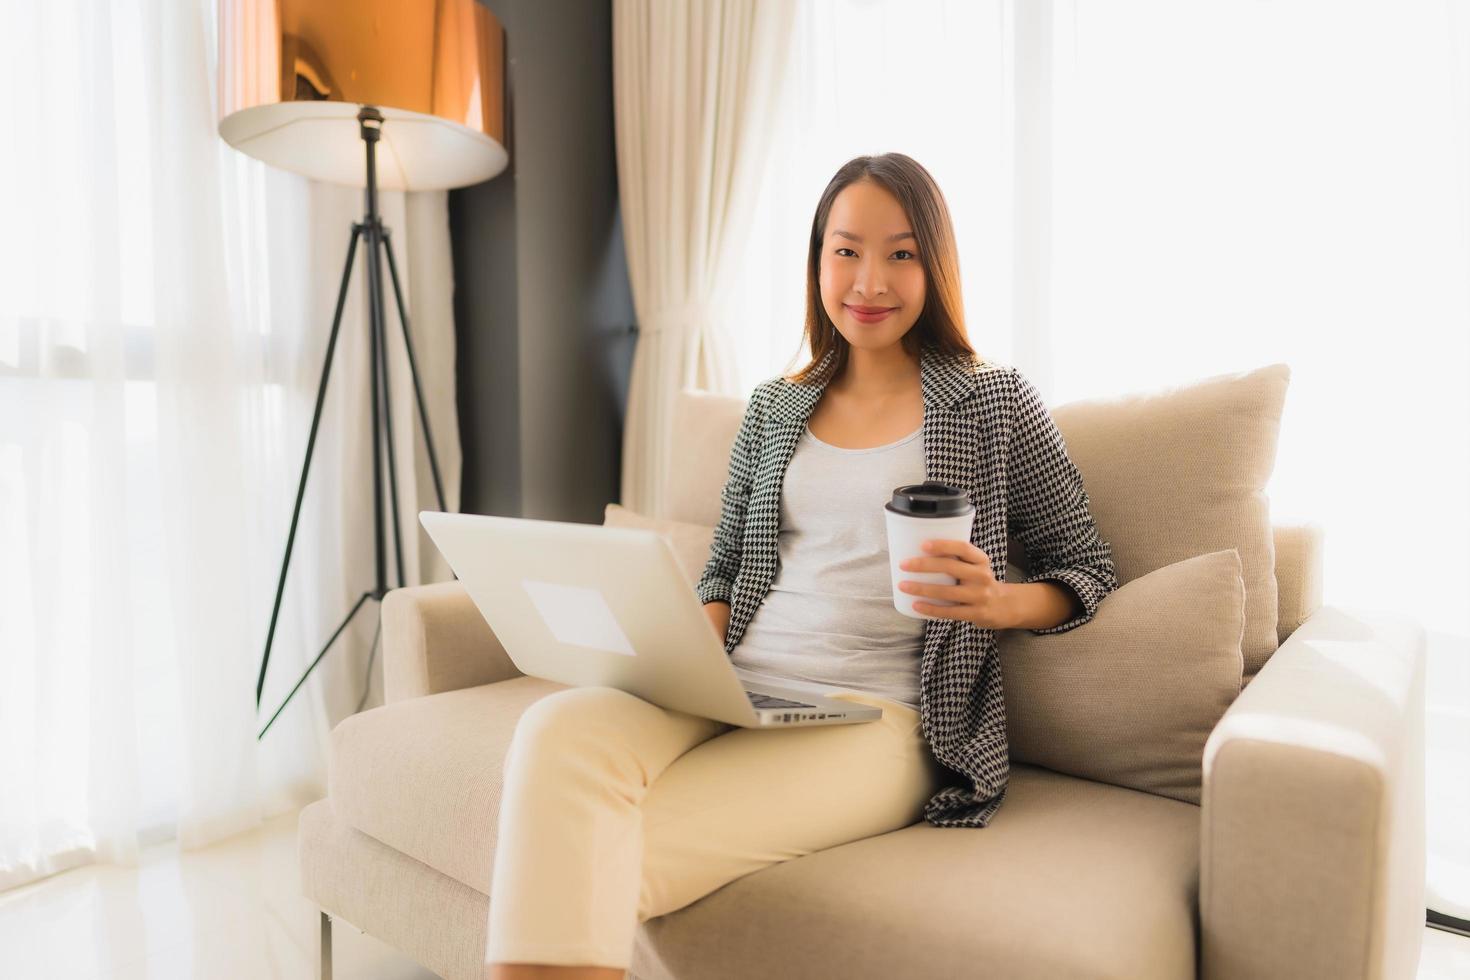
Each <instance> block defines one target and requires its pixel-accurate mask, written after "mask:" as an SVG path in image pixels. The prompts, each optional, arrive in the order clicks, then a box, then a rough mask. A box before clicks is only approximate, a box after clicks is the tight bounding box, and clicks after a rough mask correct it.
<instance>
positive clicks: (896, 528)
mask: <svg viewBox="0 0 1470 980" xmlns="http://www.w3.org/2000/svg"><path fill="white" fill-rule="evenodd" d="M883 517H884V519H885V520H886V522H887V524H888V571H889V574H890V575H891V577H892V585H893V608H894V609H897V610H898V611H899V612H901V613H903V614H904V615H905V616H912V617H913V618H914V619H937V618H939V617H936V616H926V615H924V614H923V613H919V612H915V611H914V602H915V601H922V602H927V603H931V604H933V605H936V606H953V605H956V603H954V602H950V601H949V600H947V599H940V598H937V597H935V596H919V595H915V594H914V593H912V592H904V591H903V590H901V589H900V588H899V587H898V583H900V582H927V583H932V584H935V585H958V584H959V580H958V579H956V578H955V577H954V576H953V575H946V574H945V573H944V572H920V571H914V570H913V569H907V568H901V567H899V566H900V565H901V564H902V563H903V562H905V561H908V560H909V559H910V558H923V557H927V556H928V555H929V554H930V553H929V552H926V551H924V548H923V543H924V542H925V541H939V540H945V541H969V540H970V528H971V527H972V526H973V525H974V522H975V505H974V504H972V503H970V495H969V494H968V493H966V492H965V491H964V490H961V489H960V488H958V487H952V486H948V485H946V484H943V483H933V482H925V483H911V484H908V485H906V486H902V487H898V488H896V489H895V490H894V491H893V496H892V497H891V498H890V499H889V501H888V502H887V503H886V504H884V505H883Z"/></svg>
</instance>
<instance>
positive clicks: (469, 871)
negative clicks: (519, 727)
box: [327, 676, 566, 895]
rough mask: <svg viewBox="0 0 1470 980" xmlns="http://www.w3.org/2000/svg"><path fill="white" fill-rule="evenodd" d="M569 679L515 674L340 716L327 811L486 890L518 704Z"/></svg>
mask: <svg viewBox="0 0 1470 980" xmlns="http://www.w3.org/2000/svg"><path fill="white" fill-rule="evenodd" d="M565 687H566V685H565V684H558V683H556V682H555V681H548V680H543V679H542V678H539V677H528V676H521V677H514V678H511V679H510V680H505V681H500V682H498V683H495V684H483V685H481V686H480V687H471V688H466V689H464V690H461V691H446V692H444V693H442V694H431V695H428V696H427V697H420V698H412V699H410V700H407V701H399V702H396V703H393V704H386V705H382V706H380V707H377V708H372V709H370V710H368V711H362V712H359V713H358V714H355V715H350V716H348V717H347V718H344V719H342V721H340V722H338V724H337V727H335V728H333V729H332V735H331V745H330V753H331V756H330V759H329V763H328V767H327V792H328V798H329V799H330V800H331V801H332V809H333V811H334V812H335V813H336V814H337V816H338V818H339V819H341V820H343V821H345V822H346V823H348V824H349V825H351V826H352V827H355V828H356V829H358V830H360V831H362V832H363V833H365V834H367V835H368V836H369V837H374V838H376V839H377V840H379V841H381V842H383V843H384V844H387V845H388V846H389V847H393V848H396V849H398V850H400V851H402V852H403V853H404V854H407V855H408V856H409V857H412V858H415V859H417V860H419V861H422V862H423V863H424V864H427V865H428V866H429V867H431V868H433V869H435V870H436V871H439V872H442V873H443V874H446V875H448V876H449V877H451V878H453V879H455V880H456V881H459V882H461V883H463V884H466V885H469V886H470V887H471V888H476V889H479V890H480V891H482V892H484V893H485V894H487V895H488V894H489V893H490V868H491V864H492V859H493V858H494V856H495V840H496V834H495V831H496V827H497V825H498V824H497V820H496V817H497V815H498V814H499V812H500V785H501V779H502V773H503V771H504V770H503V766H504V762H505V751H506V749H508V748H509V747H510V739H511V735H512V734H514V732H515V727H516V723H517V722H518V721H520V718H521V714H522V713H523V712H524V711H525V710H526V709H527V708H529V707H530V706H531V705H532V704H534V703H535V702H537V701H539V700H540V699H541V698H543V697H545V696H546V695H548V694H551V693H553V692H555V691H560V690H562V689H564V688H565Z"/></svg>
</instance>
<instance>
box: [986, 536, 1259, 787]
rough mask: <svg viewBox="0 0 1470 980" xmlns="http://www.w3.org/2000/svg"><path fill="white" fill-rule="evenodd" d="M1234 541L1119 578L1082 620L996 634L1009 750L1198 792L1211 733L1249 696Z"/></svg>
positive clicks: (1050, 763) (1116, 779)
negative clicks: (1056, 628) (1059, 629)
mask: <svg viewBox="0 0 1470 980" xmlns="http://www.w3.org/2000/svg"><path fill="white" fill-rule="evenodd" d="M1247 594H1248V593H1247V591H1246V586H1245V583H1244V581H1243V579H1242V577H1241V562H1240V556H1239V555H1238V554H1237V552H1236V551H1235V550H1234V549H1233V548H1232V549H1230V550H1228V551H1216V552H1213V553H1211V554H1205V555H1199V556H1196V557H1194V558H1189V559H1186V560H1184V561H1181V562H1176V563H1174V564H1172V565H1167V566H1165V567H1163V568H1160V569H1156V570H1155V571H1152V572H1149V573H1148V574H1147V575H1143V576H1141V577H1139V578H1136V579H1134V580H1133V581H1131V582H1128V583H1127V584H1125V585H1122V586H1120V587H1119V588H1118V589H1117V591H1115V592H1112V593H1110V594H1109V595H1108V596H1107V597H1106V598H1104V599H1103V601H1102V602H1101V603H1100V604H1099V605H1098V608H1097V612H1096V613H1095V614H1094V616H1093V618H1092V620H1091V621H1090V622H1089V623H1088V624H1087V626H1086V627H1085V628H1083V629H1077V630H1069V631H1067V632H1066V633H1050V634H1045V635H1037V634H1035V633H1032V632H1030V631H1029V630H1002V631H1000V632H999V633H998V634H996V642H997V647H998V653H999V656H1000V662H1001V678H1002V685H1003V687H1004V690H1005V701H1006V729H1007V735H1008V737H1009V741H1010V755H1011V758H1012V759H1014V760H1016V761H1019V762H1027V763H1033V764H1035V765H1038V766H1043V767H1045V768H1047V769H1051V770H1053V771H1055V772H1062V773H1067V774H1069V775H1073V776H1081V777H1083V778H1085V779H1092V780H1097V781H1099V782H1104V783H1111V784H1113V785H1115V786H1126V787H1129V788H1130V789H1137V790H1142V791H1143V792H1145V793H1155V794H1157V795H1159V796H1167V797H1169V798H1171V799H1175V800H1184V801H1185V802H1188V803H1195V804H1198V803H1199V802H1200V787H1201V783H1202V781H1203V768H1202V759H1203V756H1204V748H1205V740H1206V739H1207V738H1209V735H1210V732H1211V731H1212V730H1213V729H1214V727H1215V725H1216V724H1217V723H1218V722H1219V720H1220V716H1221V715H1223V714H1224V713H1225V709H1226V708H1228V707H1229V706H1230V705H1231V703H1232V702H1233V701H1234V700H1235V699H1236V697H1237V696H1239V694H1240V688H1241V673H1242V670H1243V668H1244V660H1243V658H1242V656H1241V650H1240V643H1241V635H1242V633H1243V630H1244V627H1245V623H1246V614H1245V608H1246V596H1247Z"/></svg>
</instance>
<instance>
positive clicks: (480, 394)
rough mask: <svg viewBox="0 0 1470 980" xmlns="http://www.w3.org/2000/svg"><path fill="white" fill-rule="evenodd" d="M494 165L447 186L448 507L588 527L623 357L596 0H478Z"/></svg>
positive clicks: (598, 506)
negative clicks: (493, 48)
mask: <svg viewBox="0 0 1470 980" xmlns="http://www.w3.org/2000/svg"><path fill="white" fill-rule="evenodd" d="M481 2H483V3H485V5H486V6H487V7H489V8H490V10H491V11H492V12H494V14H495V15H496V16H497V17H498V18H500V23H501V26H502V27H504V29H505V48H506V52H505V53H506V76H507V78H506V103H507V104H506V128H507V143H508V144H509V145H508V149H509V151H510V166H509V167H507V168H506V170H505V171H504V172H503V173H502V174H500V176H498V177H496V178H495V179H494V180H490V181H486V182H485V183H483V184H479V185H476V186H474V187H468V188H464V189H462V190H457V191H452V192H451V193H450V195H449V223H450V236H451V240H452V243H453V248H454V279H455V299H454V313H455V330H456V334H457V337H458V340H457V345H456V346H457V352H458V365H457V384H458V401H459V415H460V433H461V439H462V441H463V446H464V482H463V484H462V497H461V500H462V504H461V509H462V510H463V511H465V512H466V513H479V514H499V515H504V516H511V517H530V518H536V519H540V520H556V521H578V522H583V523H593V524H600V523H602V511H603V506H604V505H605V504H607V503H608V502H610V501H617V500H618V499H619V495H618V483H619V467H620V463H621V455H622V454H621V445H622V433H623V419H624V413H625V409H626V405H627V390H628V376H629V373H630V370H631V367H632V357H633V344H634V337H633V335H632V334H631V333H630V327H631V325H632V323H633V322H634V313H633V299H632V293H631V291H630V289H629V286H628V273H627V261H626V259H625V257H624V253H623V237H622V221H621V217H620V214H619V211H618V192H617V160H616V156H615V151H614V144H613V99H612V11H611V6H610V3H609V2H608V0H481Z"/></svg>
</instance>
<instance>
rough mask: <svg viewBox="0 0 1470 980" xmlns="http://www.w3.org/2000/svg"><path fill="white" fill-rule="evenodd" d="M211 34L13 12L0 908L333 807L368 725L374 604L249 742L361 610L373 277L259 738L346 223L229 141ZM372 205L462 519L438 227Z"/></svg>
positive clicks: (149, 16)
mask: <svg viewBox="0 0 1470 980" xmlns="http://www.w3.org/2000/svg"><path fill="white" fill-rule="evenodd" d="M215 29H216V27H215V13H214V2H213V0H190V2H187V3H177V4H176V3H168V4H157V3H151V2H148V0H112V2H93V0H66V2H55V3H45V4H7V5H4V6H3V7H0V78H3V80H4V84H0V117H3V118H4V119H5V130H6V142H7V152H6V153H4V154H0V186H3V187H5V188H7V190H8V191H9V192H10V193H9V194H8V196H7V199H6V205H5V212H6V213H5V218H6V220H5V222H4V224H3V226H0V227H3V230H0V888H4V887H10V886H14V885H18V884H21V883H24V882H26V881H29V880H31V879H34V878H37V877H41V876H44V875H47V874H51V873H54V872H57V871H61V870H64V869H66V868H68V867H71V866H74V865H77V864H82V863H87V862H90V861H96V860H110V861H117V862H121V863H131V862H132V861H134V860H135V859H136V856H137V852H138V850H139V848H140V846H146V845H147V844H149V843H151V842H153V841H156V840H160V839H166V838H170V837H174V836H177V837H178V839H179V841H180V844H181V846H184V847H195V846H200V845H203V844H206V843H209V842H211V841H213V840H216V839H218V838H220V837H224V836H227V835H229V834H232V833H235V832H237V831H239V830H242V829H246V828H249V827H251V826H253V825H255V824H257V823H258V822H259V821H261V820H262V819H264V818H266V817H269V816H271V815H273V814H275V813H277V812H280V811H283V810H286V809H290V808H293V807H295V806H299V805H301V804H303V803H305V802H308V801H310V800H313V799H316V798H319V797H320V796H321V795H322V793H323V791H324V786H325V748H326V742H327V733H328V732H329V730H330V728H331V726H332V725H334V724H335V723H336V722H337V721H338V720H340V719H341V718H342V717H343V716H345V715H347V714H350V713H352V712H353V711H354V710H356V709H357V707H358V705H359V703H360V702H363V701H369V702H371V701H373V694H374V692H373V691H365V688H364V684H365V682H367V681H368V680H369V678H368V675H367V668H368V666H369V663H370V652H369V648H370V644H371V642H372V640H373V636H374V626H375V618H376V613H377V609H376V606H375V605H374V604H372V603H369V604H368V606H367V608H366V609H365V610H364V612H363V613H360V614H359V616H358V617H357V620H356V622H355V623H354V627H353V629H352V630H350V631H349V632H348V633H346V634H344V635H343V637H342V638H341V639H339V640H338V646H336V647H334V649H333V652H332V653H331V654H329V655H328V657H327V658H326V659H325V660H324V661H323V662H322V663H321V665H320V666H319V667H318V668H317V669H316V671H315V672H314V673H313V674H312V679H311V680H310V681H309V682H308V683H307V684H306V685H305V686H304V687H303V688H302V690H301V691H300V692H299V693H298V694H297V695H296V697H295V699H294V700H293V701H292V702H291V704H290V706H289V707H287V709H286V710H285V711H284V712H283V713H282V715H281V717H280V718H279V719H278V720H277V721H276V722H275V724H274V726H273V727H272V728H271V730H270V731H269V732H268V733H267V734H266V736H265V738H264V740H263V741H260V742H257V740H256V733H257V731H258V730H259V728H260V727H261V726H262V725H263V724H264V722H265V719H266V718H268V717H269V715H270V713H271V712H273V711H274V709H275V707H276V706H277V705H278V704H280V702H281V701H282V700H283V699H284V697H285V695H286V693H287V692H288V691H289V690H290V688H291V686H292V685H294V684H295V682H296V679H297V678H298V677H300V675H301V673H302V671H304V670H305V669H306V666H307V665H308V664H309V663H310V662H311V660H312V659H314V658H315V656H316V654H317V652H318V651H319V650H320V647H321V645H322V644H323V643H324V642H325V641H326V639H327V637H328V636H329V635H330V633H331V631H332V630H333V629H335V627H336V626H337V624H338V623H339V622H340V621H341V620H342V618H343V616H344V615H345V614H346V612H347V610H348V609H349V608H350V606H351V604H352V602H354V601H355V600H356V599H357V597H358V596H360V595H361V594H362V592H363V591H365V590H367V589H370V588H371V587H372V586H373V568H372V515H371V507H372V494H371V442H370V433H369V431H368V425H367V418H368V412H367V408H366V406H367V398H368V395H369V388H368V382H367V378H368V357H367V346H366V342H365V328H364V327H363V311H364V309H365V305H366V304H365V301H364V296H363V290H364V289H365V282H366V276H365V275H364V274H363V272H362V270H361V268H359V270H358V272H357V275H356V277H355V280H354V284H355V286H356V288H354V289H353V290H352V292H351V294H350V298H349V303H348V307H347V310H346V313H345V316H344V322H343V326H342V334H341V336H340V338H339V341H338V349H337V361H336V364H335V365H334V367H333V370H332V377H331V382H330V387H329V392H328V399H327V405H326V409H325V417H324V419H323V423H322V430H321V434H320V435H319V437H318V442H317V446H316V453H315V457H314V459H313V462H312V468H311V474H310V479H309V482H308V488H307V494H306V501H305V506H304V509H303V513H302V517H301V526H300V530H299V531H298V535H297V540H296V547H295V552H294V555H293V557H292V562H291V571H290V576H289V578H288V580H287V592H286V596H285V600H284V604H283V608H282V611H281V622H280V625H279V627H278V629H277V634H276V639H275V645H274V650H273V652H272V657H271V665H270V673H269V676H268V679H267V683H266V687H265V692H264V696H263V703H262V712H261V714H260V715H259V716H257V713H256V709H255V682H256V677H257V672H258V670H259V664H260V658H261V653H262V649H263V645H264V641H265V632H266V626H267V622H268V620H269V614H270V607H271V602H272V600H273V598H274V593H275V586H276V578H277V575H278V573H279V569H280V562H281V557H282V551H283V548H284V544H285V538H286V530H287V526H288V523H289V519H290V512H291V505H292V503H293V500H294V494H295V491H296V486H297V480H298V477H299V474H300V467H301V459H302V454H303V452H304V448H305V442H306V435H307V431H308V428H309V424H310V419H311V413H312V408H313V405H314V401H315V395H316V389H317V382H318V380H319V376H320V371H321V364H322V357H323V355H324V351H325V345H326V338H327V333H328V328H329V326H330V320H331V314H332V307H333V303H334V301H335V298H336V292H337V286H338V283H339V279H340V275H341V271H342V263H343V260H344V258H345V255H346V247H347V241H348V236H349V234H350V229H351V224H352V222H353V221H354V220H356V219H357V218H359V217H360V216H361V196H360V193H359V192H357V191H354V190H352V189H350V188H337V187H327V186H322V185H315V184H311V183H309V182H307V181H305V180H304V179H301V178H297V177H293V176H290V175H287V174H284V173H280V172H276V171H273V170H270V169H269V168H266V167H265V166H263V165H261V164H259V163H257V162H255V161H253V160H250V159H248V158H245V157H243V156H241V155H240V154H238V153H236V152H235V151H233V150H231V149H229V148H228V147H227V146H225V144H224V143H223V142H222V141H221V140H220V139H219V138H218V137H217V136H216V135H215V130H214V126H215V115H214V105H215V102H214V97H213V92H214V61H215V52H216V50H217V46H216V43H215V36H214V32H215ZM383 198H384V200H383V211H384V217H385V221H386V222H387V223H388V224H389V225H390V227H392V229H393V231H394V235H393V238H394V244H395V247H396V249H397V252H396V254H397V256H398V261H399V267H400V270H403V271H405V272H406V273H407V278H408V283H407V284H406V286H407V290H408V295H409V302H410V320H411V324H412V327H413V330H414V346H415V355H416V357H417V360H418V364H419V367H420V369H421V372H422V373H423V375H424V380H425V395H426V397H427V398H428V400H429V403H430V404H429V410H430V416H431V425H432V426H433V434H434V438H435V448H436V450H437V453H438V459H439V462H440V466H441V470H442V473H443V477H444V481H445V489H446V493H447V494H448V495H449V497H450V499H449V500H448V503H449V506H450V507H451V508H454V507H457V504H458V501H457V499H456V498H457V488H458V485H459V470H460V454H459V438H458V431H457V428H456V424H455V415H454V385H453V379H454V370H453V323H452V319H451V315H450V307H449V302H450V292H451V288H452V283H451V281H450V269H451V265H450V262H449V255H448V252H449V240H448V222H447V210H446V198H445V195H444V194H443V193H439V194H429V195H407V196H406V195H403V194H385V195H383ZM360 255H361V253H360V252H359V256H360ZM360 261H361V260H360V258H359V262H360ZM389 323H390V336H389V352H390V361H391V362H392V365H393V370H394V372H395V373H394V375H393V378H394V382H395V384H394V388H393V405H392V411H393V414H394V420H395V431H394V435H395V445H396V447H397V451H398V452H397V455H398V463H399V474H398V475H399V486H400V494H401V499H400V512H401V520H402V526H403V529H404V532H405V541H404V544H405V552H406V556H405V566H406V577H407V578H408V579H409V580H410V581H421V580H427V579H432V578H444V577H447V571H446V570H445V569H444V568H443V567H442V564H441V563H440V561H439V560H438V558H437V553H435V552H434V550H433V548H432V545H427V544H426V545H424V547H423V548H422V549H421V548H420V539H419V536H418V531H417V527H418V525H417V521H416V519H415V515H416V513H417V511H418V510H419V509H421V508H422V507H428V506H437V505H436V504H435V503H434V502H433V491H432V482H431V481H430V480H429V479H428V476H427V464H426V454H425V453H424V452H423V451H422V441H423V440H422V437H421V435H420V433H419V431H418V430H417V429H416V422H415V418H414V415H413V405H412V391H411V388H410V385H409V382H408V377H409V376H408V372H407V358H406V354H405V352H404V350H403V345H402V340H401V336H400V335H399V334H398V331H397V323H396V317H392V316H391V315H390V321H389ZM389 574H390V582H389V584H390V585H394V584H396V581H395V580H393V578H392V572H391V563H390V573H389ZM374 676H377V672H376V670H375V671H374ZM377 689H379V690H380V685H378V688H377Z"/></svg>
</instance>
